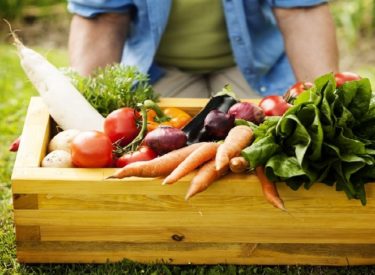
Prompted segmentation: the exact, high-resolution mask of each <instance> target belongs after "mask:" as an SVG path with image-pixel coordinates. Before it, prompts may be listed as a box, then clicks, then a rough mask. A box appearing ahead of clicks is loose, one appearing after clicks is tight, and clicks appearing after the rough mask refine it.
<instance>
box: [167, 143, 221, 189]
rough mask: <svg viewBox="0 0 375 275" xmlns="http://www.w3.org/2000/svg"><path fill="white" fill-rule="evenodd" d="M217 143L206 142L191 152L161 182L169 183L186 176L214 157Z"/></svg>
mask: <svg viewBox="0 0 375 275" xmlns="http://www.w3.org/2000/svg"><path fill="white" fill-rule="evenodd" d="M218 147H219V144H218V143H215V142H208V143H206V144H204V145H202V146H201V147H200V148H199V149H197V150H195V151H194V152H193V153H191V154H190V155H189V156H188V157H187V158H186V159H185V160H184V161H183V162H181V163H180V164H179V165H178V166H177V168H176V169H174V170H173V172H172V173H171V174H170V175H169V176H168V177H166V178H165V179H164V181H163V184H171V183H174V182H176V181H178V180H179V179H180V178H182V177H183V176H186V175H187V174H189V173H190V172H191V171H193V170H194V169H195V168H197V167H198V166H200V165H202V164H203V163H205V162H206V161H209V160H210V159H213V158H214V157H215V154H216V151H217V148H218Z"/></svg>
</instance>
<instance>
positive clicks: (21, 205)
mask: <svg viewBox="0 0 375 275" xmlns="http://www.w3.org/2000/svg"><path fill="white" fill-rule="evenodd" d="M13 208H14V209H38V195H36V194H35V195H34V194H15V195H13Z"/></svg>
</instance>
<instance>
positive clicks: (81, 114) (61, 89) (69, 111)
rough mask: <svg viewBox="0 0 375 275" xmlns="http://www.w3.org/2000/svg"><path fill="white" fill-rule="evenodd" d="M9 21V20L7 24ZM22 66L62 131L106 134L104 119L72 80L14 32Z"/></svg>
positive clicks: (12, 33)
mask: <svg viewBox="0 0 375 275" xmlns="http://www.w3.org/2000/svg"><path fill="white" fill-rule="evenodd" d="M6 22H7V21H6ZM7 24H8V25H9V28H10V32H11V35H12V36H13V39H14V44H15V46H16V48H17V50H18V55H19V57H20V61H21V66H22V68H23V70H24V71H25V73H26V75H27V76H28V78H29V79H30V81H31V82H32V83H33V85H34V86H35V88H36V90H37V91H38V92H39V94H40V96H41V97H42V98H43V101H44V103H45V104H46V106H47V109H48V112H49V113H50V114H51V116H52V117H53V119H54V120H55V121H56V123H57V124H58V125H59V127H61V128H62V129H63V130H67V129H78V130H97V131H103V123H104V117H102V116H101V115H100V114H99V112H98V111H97V110H95V108H94V107H93V106H91V105H90V103H89V102H88V101H87V100H86V99H85V98H84V97H83V95H82V94H81V93H80V92H79V91H78V90H77V89H76V88H75V87H74V86H73V84H72V83H71V82H70V80H69V78H68V77H66V76H65V75H64V74H63V73H62V72H61V71H60V70H58V69H57V68H56V67H55V66H53V65H52V64H51V63H50V62H48V60H47V59H45V58H44V57H43V56H42V55H40V54H39V53H37V52H35V51H34V50H32V49H30V48H27V47H26V46H25V45H23V44H22V42H21V41H20V40H19V39H18V37H17V35H16V34H15V33H14V32H13V31H12V29H11V26H10V24H9V23H8V22H7Z"/></svg>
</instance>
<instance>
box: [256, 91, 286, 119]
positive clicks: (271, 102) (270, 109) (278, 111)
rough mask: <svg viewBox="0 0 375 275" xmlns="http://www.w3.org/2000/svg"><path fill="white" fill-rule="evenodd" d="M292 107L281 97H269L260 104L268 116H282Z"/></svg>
mask: <svg viewBox="0 0 375 275" xmlns="http://www.w3.org/2000/svg"><path fill="white" fill-rule="evenodd" d="M290 106H292V105H290V104H289V103H288V102H286V101H285V100H284V98H283V97H282V96H279V95H269V96H266V97H264V98H263V99H262V100H261V101H260V102H259V107H260V108H262V109H263V111H264V114H265V115H266V116H282V115H283V114H284V113H285V112H286V110H288V109H289V107H290Z"/></svg>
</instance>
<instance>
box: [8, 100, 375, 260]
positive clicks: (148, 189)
mask: <svg viewBox="0 0 375 275" xmlns="http://www.w3.org/2000/svg"><path fill="white" fill-rule="evenodd" d="M204 103H205V100H198V99H164V100H162V102H161V105H162V106H177V107H184V108H185V109H186V110H187V111H189V112H191V113H195V112H197V111H198V110H199V109H200V107H201V106H203V105H204ZM50 121H51V120H50V117H49V114H48V112H47V110H46V108H45V106H44V104H43V102H42V100H41V99H40V98H37V97H36V98H32V100H31V103H30V106H29V109H28V113H27V117H26V121H25V126H24V130H23V134H22V135H23V139H22V143H21V146H20V150H19V152H18V154H17V159H16V163H15V167H14V171H13V175H12V189H13V199H14V220H15V227H16V239H17V258H18V260H19V261H20V262H25V263H47V262H48V263H72V262H84V263H89V262H99V263H104V262H106V261H107V260H108V261H120V260H122V259H124V258H128V259H131V260H135V261H140V262H161V261H163V262H166V263H171V264H188V263H191V264H218V263H231V264H271V265H273V264H309V265H310V264H311V265H362V264H375V222H374V221H375V185H374V184H368V185H367V189H366V191H367V196H368V204H367V206H365V207H363V206H361V204H360V202H359V201H356V200H348V199H347V198H346V196H345V194H344V193H343V192H336V191H335V190H334V189H333V188H330V187H327V186H325V185H322V184H316V185H314V186H313V187H312V188H311V190H308V191H306V190H302V189H301V190H299V191H292V190H291V189H289V188H288V187H286V186H285V185H284V184H279V185H278V188H279V192H280V194H281V196H282V198H283V199H284V201H285V204H286V207H287V208H288V210H289V213H285V212H282V211H280V210H277V209H275V208H273V207H272V206H270V205H269V204H268V203H267V202H266V201H265V199H264V198H263V195H262V192H261V189H260V186H259V183H258V181H257V178H256V177H255V176H252V175H248V176H245V175H227V176H226V177H224V178H223V179H221V180H219V181H217V182H216V183H215V184H214V185H213V186H212V187H210V188H209V190H207V191H206V192H203V193H201V194H199V195H198V196H196V197H194V198H193V199H191V200H190V201H189V202H185V201H184V199H183V198H184V195H185V192H186V191H187V188H188V185H189V182H190V180H191V178H192V175H188V176H186V177H185V178H183V179H182V180H181V181H179V182H178V183H175V184H174V185H172V186H161V184H160V183H161V179H140V178H129V179H124V180H105V178H106V177H107V176H109V175H111V174H112V172H113V171H114V170H113V169H75V168H74V169H73V168H70V169H52V168H40V167H39V164H40V161H41V159H42V157H43V156H44V155H45V151H46V145H47V142H48V140H49V135H50V128H51V126H50Z"/></svg>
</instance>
